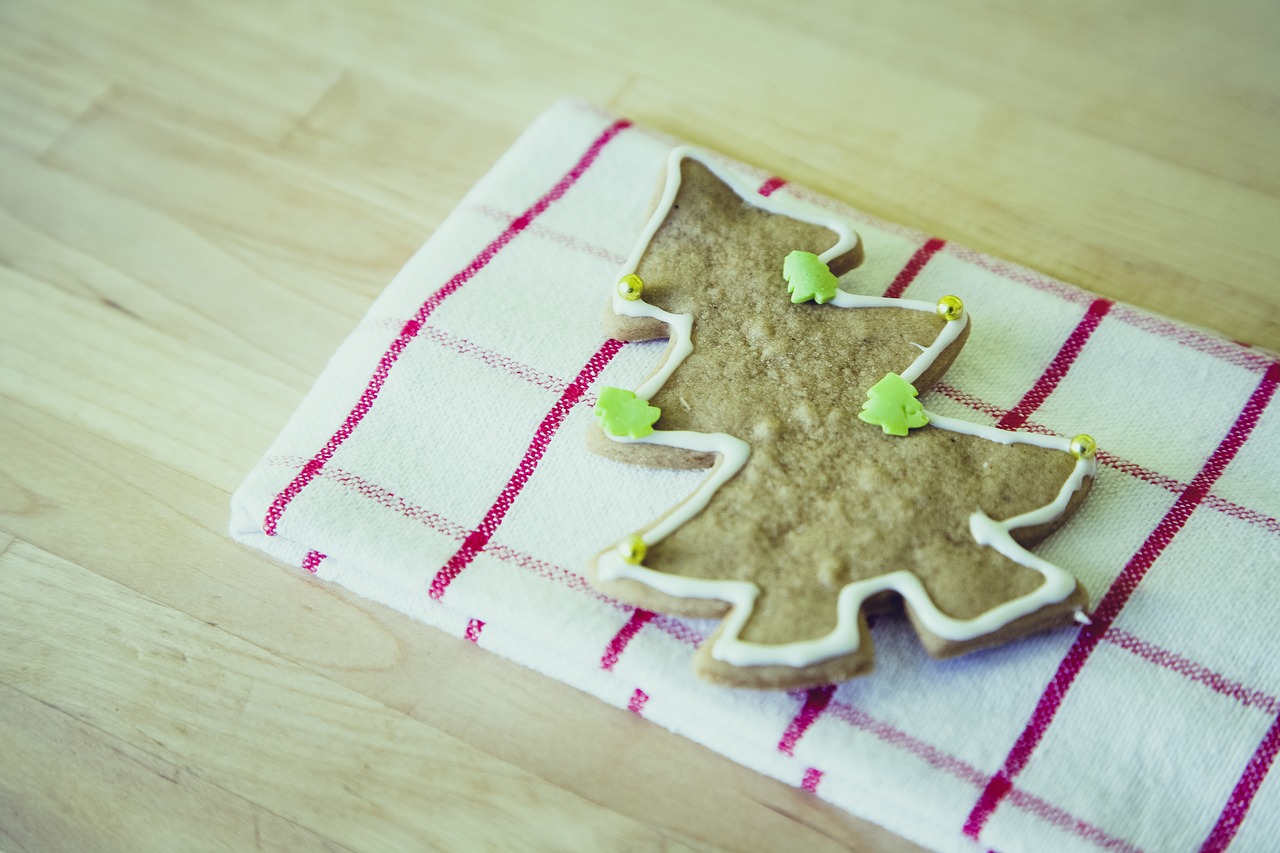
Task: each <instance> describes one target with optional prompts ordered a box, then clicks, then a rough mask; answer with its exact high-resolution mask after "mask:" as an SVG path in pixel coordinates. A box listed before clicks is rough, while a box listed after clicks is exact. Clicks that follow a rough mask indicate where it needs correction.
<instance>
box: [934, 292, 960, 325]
mask: <svg viewBox="0 0 1280 853" xmlns="http://www.w3.org/2000/svg"><path fill="white" fill-rule="evenodd" d="M938 315H939V316H941V317H943V318H944V319H945V320H947V321H948V322H951V321H953V320H959V319H960V318H961V317H963V316H964V302H962V301H961V300H960V297H959V296H944V297H942V298H941V299H939V300H938Z"/></svg>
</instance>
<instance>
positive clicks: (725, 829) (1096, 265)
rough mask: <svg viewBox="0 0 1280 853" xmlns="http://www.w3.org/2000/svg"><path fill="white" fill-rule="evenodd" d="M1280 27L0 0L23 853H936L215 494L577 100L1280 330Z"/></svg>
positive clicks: (1194, 13)
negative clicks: (358, 330) (404, 271)
mask: <svg viewBox="0 0 1280 853" xmlns="http://www.w3.org/2000/svg"><path fill="white" fill-rule="evenodd" d="M1278 48H1280V4H1276V3H1271V2H1264V0H1254V2H1249V0H1244V2H1236V3H1222V4H1209V3H1202V4H1176V5H1171V4H1168V3H1164V2H1162V0H1122V2H1106V3H1102V2H1081V3H1077V4H1075V5H1074V6H1073V7H1072V8H1070V9H1057V8H1055V9H1054V10H1052V11H1051V10H1050V7H1048V6H1041V5H1030V4H1007V3H999V2H995V0H968V2H958V3H957V2H934V3H913V4H899V3H888V2H885V3H878V4H877V3H842V2H836V0H827V2H814V3H806V4H784V3H773V2H766V0H748V2H728V0H721V2H716V3H705V4H697V5H693V4H684V3H677V2H668V0H650V2H647V3H644V4H629V5H625V6H624V5H622V4H605V3H592V2H586V1H585V0H583V2H558V3H545V4H531V3H524V2H516V0H508V1H507V2H490V3H485V4H477V3H463V2H458V3H450V4H445V3H437V4H426V3H417V2H410V1H409V0H403V2H395V0H379V2H354V0H352V2H339V0H333V2H326V3H321V2H314V3H313V2H303V0H297V2H292V3H270V4H268V3H259V2H251V0H220V2H218V3H196V2H190V0H172V1H171V0H165V2H150V3H144V2H138V3H131V2H124V0H110V1H109V2H107V0H99V2H90V0H83V1H82V2H71V0H63V2H49V0H43V2H41V0H5V2H3V3H0V260H2V263H0V550H2V553H0V847H3V848H4V849H6V850H28V849H31V850H53V849H99V848H101V849H119V850H152V849H154V850H178V849H182V850H189V849H201V848H231V849H237V850H243V849H253V848H256V847H262V848H275V849H279V848H292V847H306V848H311V847H315V848H362V849H379V850H386V849H395V848H400V849H422V848H426V847H444V848H452V849H475V848H482V847H490V848H511V847H526V846H527V847H532V848H550V849H607V850H613V849H655V848H670V849H687V848H693V849H721V848H725V849H771V850H778V849H795V848H798V847H799V846H801V845H806V846H807V848H809V849H815V850H817V849H833V848H838V847H841V846H849V847H855V848H859V849H886V850H903V849H910V848H909V846H908V845H905V844H904V843H903V842H901V841H900V840H899V839H895V838H892V837H889V836H887V835H886V834H885V833H883V832H882V831H879V830H877V829H875V828H874V827H868V826H867V825H865V824H862V823H859V822H858V821H855V820H853V819H852V818H850V817H848V816H847V815H844V814H843V813H841V812H839V811H838V810H835V809H833V808H830V807H828V806H826V805H824V804H823V803H822V802H820V801H818V800H816V799H815V798H813V797H811V796H809V795H807V794H805V793H803V792H800V791H796V790H792V789H790V788H788V787H786V786H784V785H782V784H780V783H776V782H773V781H771V780H767V779H764V778H761V777H758V776H756V775H754V774H753V773H751V772H748V771H746V770H743V769H741V768H739V767H736V766H734V765H732V764H730V763H729V762H727V761H726V760H724V759H721V758H719V757H718V756H715V755H713V754H711V753H709V752H707V751H706V750H705V749H703V748H701V747H698V746H694V745H692V744H690V743H688V742H686V741H683V740H682V739H680V738H677V737H675V736H673V735H670V734H668V733H666V732H665V731H662V730H659V729H658V728H656V727H654V726H651V725H648V724H647V723H645V722H644V721H643V720H641V719H638V718H635V717H633V716H632V715H628V714H626V713H623V712H620V711H617V710H615V709H612V708H609V707H606V706H605V705H604V704H602V703H600V702H597V701H596V700H594V699H591V698H589V697H587V696H584V695H581V694H578V693H576V692H575V691H573V690H571V689H569V688H567V687H564V686H562V685H560V684H557V683H555V682H552V681H549V680H547V679H545V678H543V677H541V676H538V675H534V674H532V673H530V672H528V671H525V670H522V669H519V668H517V667H515V666H513V665H510V664H508V663H506V662H504V661H502V660H499V659H497V658H496V657H494V656H491V655H488V654H485V653H484V652H482V651H480V650H478V649H476V648H474V647H472V646H470V645H468V644H466V643H464V642H460V641H458V640H456V639H453V638H450V637H446V636H444V635H442V634H439V633H437V632H435V631H433V630H431V629H428V628H425V627H423V626H420V625H418V624H416V623H413V622H411V621H410V620H408V619H407V618H405V617H403V616H400V615H398V614H396V613H393V612H391V611H388V610H386V609H384V608H382V607H379V606H375V605H373V604H369V603H367V602H364V601H361V600H357V599H354V598H353V597H351V596H349V595H347V594H345V593H343V592H342V591H341V590H338V589H334V588H330V587H327V586H325V585H323V584H321V583H317V582H313V581H312V580H311V579H310V578H308V577H306V576H304V575H303V574H302V573H300V572H298V571H297V570H293V569H289V568H285V567H281V566H278V565H275V564H274V563H272V562H270V561H268V560H267V559H265V558H263V557H262V556H260V555H258V554H256V553H252V552H250V551H248V550H245V549H243V548H241V547H238V546H236V545H234V544H233V543H231V542H230V541H229V540H228V539H227V537H226V535H225V533H224V530H225V527H226V523H227V500H228V494H229V492H230V491H231V490H232V489H233V488H234V487H235V486H236V485H237V484H238V482H239V481H240V479H241V478H242V477H243V475H244V474H245V473H246V472H247V471H248V470H249V468H250V467H251V466H252V465H253V464H254V462H255V461H256V459H257V458H258V456H259V455H260V454H261V453H262V452H263V450H264V449H265V448H266V447H267V445H268V443H269V442H270V440H271V438H272V437H273V435H274V434H275V432H276V431H277V430H278V429H279V427H280V426H281V425H282V424H283V423H284V421H285V419H286V418H287V416H288V415H289V413H290V412H291V411H292V410H293V408H294V407H295V406H296V404H297V403H298V401H299V399H300V398H301V397H302V395H303V394H304V392H305V391H306V390H307V388H308V387H309V386H310V384H311V382H312V381H313V379H314V378H315V376H316V375H317V374H318V373H319V371H320V369H321V367H322V366H323V364H324V362H325V359H326V358H327V356H328V355H329V353H330V352H331V351H332V350H333V349H334V348H335V347H336V345H337V343H338V342H339V341H340V340H341V339H342V338H343V337H344V336H345V335H346V333H347V332H348V331H349V330H350V329H351V328H352V327H353V326H354V325H355V324H356V322H357V321H358V320H359V318H360V317H361V316H362V314H363V313H364V311H365V309H366V307H367V306H368V304H369V302H370V300H371V299H372V298H373V297H374V296H375V295H376V294H377V293H378V292H379V290H380V289H381V288H382V287H383V285H384V284H385V282H386V281H387V280H388V279H389V278H390V277H391V275H392V274H393V273H394V272H395V271H396V269H397V268H398V267H399V266H400V265H401V264H402V263H403V262H404V261H405V260H406V259H407V258H408V257H409V255H410V253H412V252H413V250H414V249H415V248H416V247H417V246H418V245H419V244H420V243H422V241H423V240H424V239H425V238H426V237H427V236H428V235H429V234H430V233H431V231H432V229H433V228H434V227H435V226H436V225H437V224H439V222H440V221H441V219H442V218H443V217H444V216H445V215H446V213H447V212H448V211H449V210H450V208H452V207H453V206H454V204H455V203H456V202H457V201H458V199H459V198H460V197H461V195H462V193H463V192H464V191H465V190H466V189H467V187H468V186H470V185H471V184H472V183H473V182H474V181H475V180H476V179H477V178H478V177H479V176H480V175H481V174H483V173H484V171H485V170H486V169H487V168H488V166H489V165H490V164H491V163H492V162H493V160H494V159H495V158H496V157H497V156H498V155H499V154H500V153H501V152H502V151H503V150H504V149H505V148H506V147H507V146H508V145H509V144H510V143H511V141H512V140H513V139H514V137H515V136H516V134H517V133H518V132H519V130H520V129H521V128H522V127H523V126H524V125H525V124H526V123H528V122H529V121H530V120H531V119H532V118H533V117H534V116H535V115H536V114H537V113H538V112H539V111H541V110H542V109H543V108H545V107H546V106H547V105H548V104H549V103H551V102H552V101H553V100H554V99H555V98H557V97H558V96H560V95H562V94H574V95H578V96H581V97H585V98H588V99H593V100H596V101H598V102H599V103H601V104H603V105H605V106H607V107H609V108H611V109H614V110H616V111H619V112H621V113H623V114H626V115H628V116H630V117H632V118H635V119H638V120H640V121H642V122H645V123H648V124H651V125H654V126H656V127H658V128H661V129H663V130H667V131H669V132H672V133H675V134H678V135H681V136H684V137H686V138H688V139H690V140H693V141H695V142H698V143H703V144H706V145H709V146H712V147H715V148H718V149H721V150H723V151H725V152H727V153H729V154H731V155H734V156H736V157H739V158H741V159H744V160H747V161H750V162H753V163H756V164H758V165H761V166H763V167H765V168H767V169H770V170H772V171H774V172H777V173H779V174H781V175H784V176H786V177H787V178H790V179H793V180H796V181H800V182H803V183H807V184H810V185H812V186H815V187H818V188H821V189H824V190H825V191H827V192H829V193H830V194H832V195H834V196H836V197H839V198H841V199H843V200H846V201H849V202H851V203H853V204H855V205H857V206H859V207H862V208H863V209H865V210H868V211H870V212H872V213H875V214H877V215H880V216H883V217H886V218H889V219H893V220H897V221H900V222H904V223H907V224H910V225H913V226H915V227H917V228H920V229H923V230H925V231H928V232H931V233H934V234H937V235H939V236H941V237H945V238H947V239H951V240H955V241H958V242H961V243H965V244H968V245H971V246H973V247H975V248H978V249H982V250H986V251H989V252H993V253H995V254H998V255H1001V256H1003V257H1006V258H1009V259H1011V260H1014V261H1018V262H1021V263H1024V264H1027V265H1029V266H1031V267H1034V268H1037V269H1039V270H1042V271H1044V272H1047V273H1049V274H1051V275H1054V276H1057V277H1060V278H1063V279H1065V280H1067V281H1070V282H1073V283H1075V284H1079V285H1082V286H1084V287H1087V288H1091V289H1093V290H1096V291H1097V292H1099V293H1102V294H1104V295H1107V296H1110V297H1115V298H1118V299H1122V300H1126V301H1129V302H1132V303H1136V304H1138V305H1141V306H1145V307H1148V308H1151V309H1154V310H1157V311H1160V312H1164V313H1167V314H1169V315H1171V316H1173V317H1176V318H1179V319H1182V320H1186V321H1190V322H1193V323H1197V324H1200V325H1204V326H1209V327H1212V328H1215V329H1217V330H1219V331H1221V332H1222V333H1224V334H1226V335H1227V336H1229V337H1232V338H1236V339H1239V340H1242V341H1245V342H1248V343H1251V344H1254V345H1261V346H1264V347H1269V348H1272V349H1280V287H1278V286H1277V269H1280V156H1277V152H1278V151H1280V49H1278ZM550 708H554V709H556V711H557V715H559V714H561V713H564V712H566V709H567V713H569V714H571V715H572V719H573V720H574V721H575V726H574V727H573V731H572V733H571V734H566V731H565V728H564V727H563V726H562V725H560V719H559V717H558V716H557V718H556V719H551V718H550V716H549V714H550V712H549V711H548V709H550Z"/></svg>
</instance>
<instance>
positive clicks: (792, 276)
mask: <svg viewBox="0 0 1280 853" xmlns="http://www.w3.org/2000/svg"><path fill="white" fill-rule="evenodd" d="M782 277H783V278H784V279H786V281H787V293H790V294H791V301H792V302H807V301H809V300H810V299H812V300H813V301H814V302H817V303H818V304H819V305H821V304H823V303H824V302H830V301H831V300H832V299H834V298H835V296H836V287H837V286H838V285H839V283H840V281H839V279H837V278H836V277H835V276H834V275H833V274H832V272H831V270H829V269H828V268H827V265H826V264H824V263H823V262H822V259H821V258H819V257H818V256H817V255H815V254H814V253H813V252H801V251H795V252H792V253H791V254H789V255H787V259H786V260H785V261H783V262H782Z"/></svg>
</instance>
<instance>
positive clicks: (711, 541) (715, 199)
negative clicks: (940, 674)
mask: <svg viewBox="0 0 1280 853" xmlns="http://www.w3.org/2000/svg"><path fill="white" fill-rule="evenodd" d="M793 252H798V253H807V254H809V255H813V256H818V258H821V260H822V261H824V262H825V263H826V266H827V267H829V268H830V271H831V273H832V274H834V275H837V276H838V275H841V274H843V273H845V272H848V271H849V270H852V269H854V268H855V267H856V266H857V265H858V264H859V263H860V262H861V260H862V247H861V245H860V243H859V242H858V240H857V236H856V234H854V233H853V231H852V229H851V228H849V227H848V226H847V225H846V224H844V223H841V222H838V221H835V220H829V221H828V220H819V221H815V217H813V216H812V214H808V213H802V212H800V213H797V212H793V211H788V210H786V206H785V204H783V203H780V202H769V201H768V200H765V199H763V198H762V197H758V196H757V197H753V194H752V193H751V191H750V190H749V189H748V188H745V187H743V186H741V185H739V184H738V183H737V182H736V181H735V180H734V179H733V178H732V177H731V176H728V175H724V174H720V173H719V172H718V170H717V169H716V168H715V167H714V165H713V164H711V163H710V161H708V160H706V159H705V158H703V157H702V156H701V155H699V154H698V153H697V152H695V151H693V150H691V149H677V151H676V152H673V154H672V156H671V159H670V161H669V165H668V174H667V175H666V177H665V180H664V183H663V192H662V194H661V195H660V196H659V198H658V199H657V202H656V206H655V210H654V213H653V218H652V219H651V221H650V223H649V227H648V229H647V230H646V233H645V234H644V235H642V237H641V240H640V241H639V243H638V245H637V247H636V252H635V253H634V254H633V257H632V259H631V260H630V261H629V262H628V266H627V269H625V270H624V273H623V276H622V278H623V280H624V284H623V286H622V287H621V288H620V290H619V292H618V294H617V295H616V296H615V298H614V300H613V305H612V308H613V311H611V312H610V314H609V319H608V320H607V324H608V332H609V333H610V334H611V335H613V336H615V337H618V338H620V339H628V340H639V339H648V338H656V337H670V338H671V344H670V346H669V347H668V350H667V352H666V354H665V356H664V359H663V362H662V364H661V365H660V366H659V368H658V370H657V371H656V372H655V374H654V375H653V376H651V377H650V379H649V380H647V381H646V382H645V383H644V384H643V385H642V386H641V388H639V389H637V390H636V394H635V396H636V399H635V400H634V401H633V402H629V403H628V401H627V400H625V399H624V400H623V401H622V402H623V403H624V404H629V405H632V406H642V405H644V404H647V405H648V406H652V407H655V408H656V409H657V410H660V415H659V416H658V417H657V419H656V421H655V422H653V424H652V429H653V431H651V432H646V429H647V427H646V426H645V425H644V424H643V423H641V424H640V426H639V428H638V429H635V430H633V434H622V435H619V434H616V433H617V431H618V428H617V426H616V424H617V420H616V419H615V420H614V421H612V422H611V421H610V420H609V419H608V418H605V417H602V423H604V424H605V426H606V427H607V428H608V429H600V428H597V429H596V430H595V431H594V433H593V434H592V435H591V436H590V445H591V447H592V449H593V450H595V451H596V452H598V453H601V454H604V455H607V456H610V457H612V458H615V459H618V460H620V461H625V462H632V463H637V464H644V465H652V466H669V467H682V468H709V469H711V473H710V474H709V476H708V478H707V480H705V481H704V482H703V484H702V485H701V486H700V487H699V489H698V490H696V491H695V492H694V493H693V494H692V495H691V496H690V498H689V499H688V500H686V501H685V502H683V503H681V504H680V505H678V506H676V507H673V508H672V510H671V511H670V512H669V513H668V514H667V515H665V516H663V517H662V518H659V519H655V520H654V521H653V522H651V523H650V524H649V525H648V526H646V527H645V528H643V529H641V530H639V531H637V533H636V534H635V536H634V537H631V538H630V539H628V540H627V541H624V542H623V543H620V544H619V546H618V547H611V548H609V549H608V550H605V551H604V552H602V553H601V554H600V555H598V557H597V558H596V560H595V561H594V563H593V565H592V566H591V567H590V571H589V577H590V578H591V580H592V582H593V583H595V584H596V585H597V586H598V587H599V588H600V589H602V590H603V591H604V592H606V593H608V594H610V595H613V596H615V597H616V598H619V599H621V600H624V601H627V602H630V603H632V604H635V605H636V606H639V607H643V608H646V609H650V610H657V611H661V612H668V613H674V614H682V615H690V616H701V617H714V616H726V617H727V618H726V619H725V620H724V621H723V622H722V624H721V626H720V628H719V629H718V630H717V632H716V633H715V635H714V636H713V637H712V638H711V639H710V640H708V641H707V642H706V643H704V644H703V646H702V647H701V648H700V649H699V651H698V653H697V655H696V656H695V666H696V668H697V670H698V672H699V674H700V675H702V676H704V677H705V678H708V679H710V680H712V681H715V682H719V683H724V684H729V685H735V686H744V687H760V688H778V687H798V686H811V685H815V684H822V683H827V682H833V681H840V680H844V679H847V678H850V677H853V676H855V675H860V674H864V673H866V672H868V671H870V669H871V668H872V666H873V662H874V657H873V654H874V653H873V648H872V643H871V639H870V636H869V634H868V630H867V625H866V612H867V611H868V610H870V611H872V612H876V611H883V610H888V609H893V608H895V607H896V606H897V605H898V604H899V603H902V604H904V605H905V610H906V612H907V615H908V617H909V618H910V619H911V620H912V623H913V625H914V627H915V629H916V632H917V634H918V635H919V636H920V638H921V640H922V642H923V643H924V645H925V647H926V648H927V650H928V651H929V652H930V653H931V654H933V655H935V656H938V657H946V656H951V655H955V654H960V653H963V652H967V651H970V650H972V649H975V648H979V647H982V646H986V645H991V644H995V643H1000V642H1004V641H1005V640H1008V639H1012V638H1013V637H1016V636H1019V635H1021V634H1024V633H1027V632H1030V631H1034V630H1040V629H1043V628H1047V627H1052V626H1054V625H1060V624H1064V623H1069V622H1070V621H1071V620H1072V619H1073V618H1075V617H1076V616H1077V614H1078V613H1079V609H1080V607H1081V606H1082V605H1083V604H1084V603H1085V601H1086V596H1085V593H1084V590H1083V589H1082V588H1081V587H1080V586H1079V584H1078V583H1077V582H1076V581H1075V580H1074V578H1071V577H1070V576H1069V575H1067V574H1066V573H1065V572H1063V571H1062V570H1061V569H1058V568H1057V567H1055V566H1052V565H1050V564H1048V563H1045V562H1044V561H1043V560H1039V559H1038V558H1036V557H1035V556H1034V555H1032V554H1030V553H1029V552H1028V551H1026V550H1025V549H1026V548H1029V547H1031V546H1033V545H1034V544H1035V543H1036V542H1038V541H1040V540H1041V539H1042V538H1043V537H1044V536H1046V535H1048V533H1050V532H1051V531H1052V530H1053V529H1055V528H1056V527H1057V526H1058V525H1060V524H1061V523H1062V522H1063V521H1065V520H1066V518H1067V517H1068V516H1069V515H1070V514H1071V512H1072V511H1074V509H1075V507H1076V506H1077V505H1078V504H1079V503H1080V501H1081V500H1082V499H1083V498H1084V496H1085V494H1086V492H1087V490H1088V486H1089V483H1090V481H1091V478H1092V474H1093V461H1092V448H1091V447H1089V446H1087V444H1082V445H1080V446H1079V447H1077V452H1076V453H1074V454H1073V453H1072V452H1070V451H1069V449H1068V448H1069V443H1068V442H1067V441H1066V440H1063V439H1056V438H1048V437H1043V436H1030V435H1025V434H1015V433H1005V432H1002V431H997V430H995V429H994V428H991V427H983V426H979V425H973V424H966V423H965V422H960V421H955V420H954V419H950V418H943V417H941V416H938V415H933V414H932V413H925V412H923V411H922V410H920V406H919V405H918V404H915V403H914V393H912V394H911V395H909V396H907V397H904V398H903V400H901V401H899V400H898V399H897V398H891V399H890V401H889V403H890V405H889V409H891V410H894V411H896V409H895V408H894V407H895V406H897V405H898V403H899V402H901V403H902V404H903V405H904V406H906V410H910V411H912V412H917V410H920V411H919V412H918V413H917V414H914V415H912V416H911V417H909V418H907V419H905V420H903V422H902V423H903V425H902V426H901V429H900V430H899V431H900V432H901V433H903V434H891V432H890V426H889V425H882V426H878V425H877V423H880V422H879V421H876V422H873V423H869V422H867V420H868V417H867V416H866V415H864V416H863V417H860V415H862V414H864V411H866V410H867V409H869V408H874V406H871V405H870V404H868V403H867V401H868V392H869V391H871V389H873V388H886V387H888V386H884V385H881V386H878V383H880V382H881V380H884V379H885V378H886V377H887V376H890V375H892V376H893V377H902V379H903V380H905V382H902V383H901V384H902V385H905V386H906V387H907V388H909V389H912V391H913V392H919V393H923V392H924V391H925V390H927V389H928V388H929V387H931V386H932V385H933V384H934V383H935V382H936V381H937V380H938V379H939V378H940V377H941V376H942V375H943V374H944V373H945V371H946V369H947V368H948V367H949V366H950V364H951V363H952V361H953V360H954V359H955V357H956V356H957V354H958V353H959V352H960V349H961V347H962V346H963V345H964V342H965V340H966V339H967V337H968V335H969V333H970V328H971V327H970V324H969V318H968V316H967V315H966V314H964V313H963V311H962V309H959V308H956V307H955V306H950V307H949V308H948V309H939V308H938V307H937V306H935V305H933V304H927V305H926V304H924V303H920V302H915V301H911V300H889V299H882V298H878V297H858V296H855V295H853V294H851V293H847V292H843V291H835V292H834V295H833V294H832V293H831V291H825V293H826V294H827V298H826V299H823V298H822V295H821V294H822V293H824V291H823V285H821V284H819V285H818V286H817V287H816V289H813V288H807V287H805V286H799V287H798V286H797V285H796V278H795V277H793V278H792V290H793V296H794V298H795V299H801V298H804V297H808V296H813V294H814V293H818V294H820V295H819V296H818V297H817V298H816V299H814V300H812V301H799V302H796V301H793V297H792V296H788V284H787V282H786V281H784V279H783V270H784V265H786V266H788V267H790V266H791V264H790V262H788V261H787V260H786V259H787V258H788V257H789V256H790V255H791V254H792V253H793ZM788 272H789V273H790V270H789V271H788ZM632 276H634V278H632ZM819 301H822V302H825V303H826V304H819ZM959 304H960V303H959V302H958V301H956V303H955V305H959ZM619 311H621V312H623V313H615V312H619ZM948 315H949V316H948ZM895 381H898V380H895ZM897 387H898V386H897V385H893V388H897ZM875 396H876V393H875V392H873V393H872V397H873V398H874V397H875ZM610 399H611V400H612V399H613V398H610ZM604 400H605V398H604V397H603V396H602V402H603V401H604ZM873 402H875V401H874V400H873ZM610 405H612V403H610ZM906 410H904V411H906ZM644 411H648V412H649V414H648V415H647V416H646V419H649V418H652V417H653V415H654V414H656V413H654V412H652V411H651V410H644ZM601 414H602V416H603V415H605V414H611V413H608V412H602V413H601ZM873 420H874V419H873ZM925 420H927V423H923V424H922V422H923V421H925ZM908 423H909V427H910V428H908V426H906V424H908ZM611 424H612V425H611ZM637 432H638V433H640V434H639V435H635V434H634V433H637ZM611 433H612V434H611Z"/></svg>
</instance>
